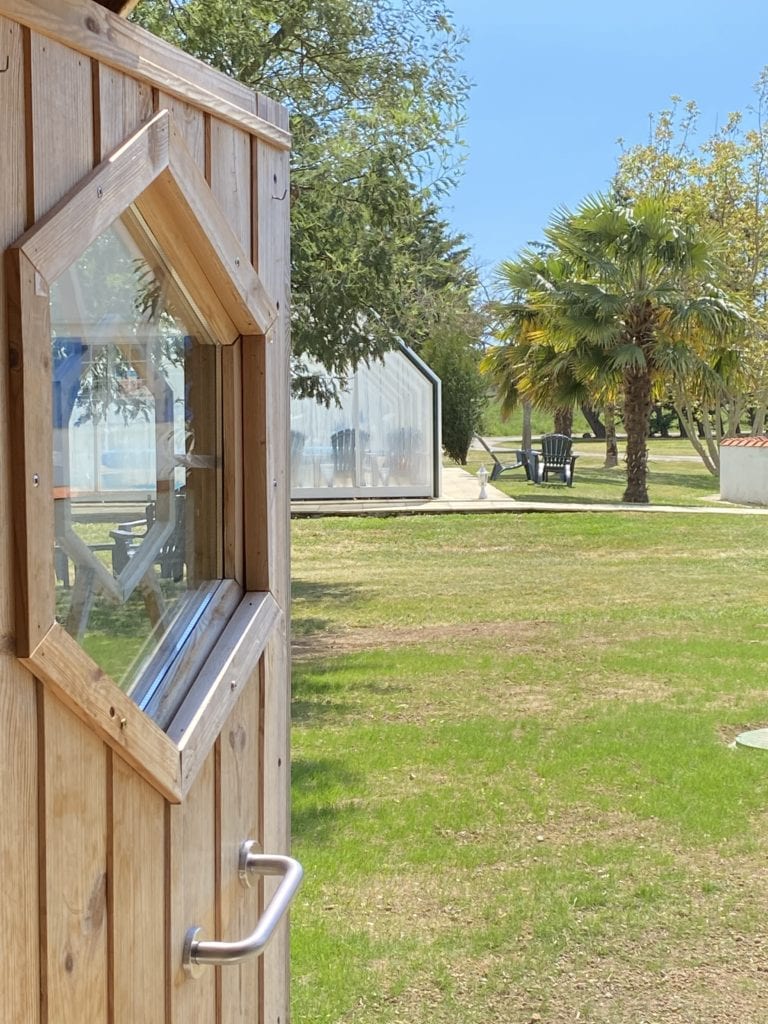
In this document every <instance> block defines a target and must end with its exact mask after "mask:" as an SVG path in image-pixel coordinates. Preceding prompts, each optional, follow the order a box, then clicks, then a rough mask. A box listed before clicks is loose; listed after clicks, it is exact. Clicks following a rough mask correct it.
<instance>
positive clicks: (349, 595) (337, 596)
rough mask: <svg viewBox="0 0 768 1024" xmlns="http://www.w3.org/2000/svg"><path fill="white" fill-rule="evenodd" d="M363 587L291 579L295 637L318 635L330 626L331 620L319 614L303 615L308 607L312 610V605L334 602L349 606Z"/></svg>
mask: <svg viewBox="0 0 768 1024" xmlns="http://www.w3.org/2000/svg"><path fill="white" fill-rule="evenodd" d="M360 593H361V588H360V587H356V586H352V585H351V584H348V583H325V582H323V583H317V582H310V581H308V580H301V579H294V580H292V581H291V597H292V603H293V610H294V618H293V621H292V623H291V632H292V634H293V636H294V637H307V636H316V635H317V634H318V633H323V632H325V630H326V629H327V628H328V627H329V626H330V624H331V620H330V619H328V618H322V617H321V616H319V615H303V614H302V611H303V609H304V608H305V607H306V608H307V610H308V611H311V608H312V605H313V604H315V605H319V604H323V603H328V602H331V601H332V602H333V603H334V604H335V605H337V606H341V607H348V606H349V605H351V604H354V602H355V601H356V600H357V599H358V597H359V596H360Z"/></svg>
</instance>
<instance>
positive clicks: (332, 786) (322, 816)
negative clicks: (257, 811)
mask: <svg viewBox="0 0 768 1024" xmlns="http://www.w3.org/2000/svg"><path fill="white" fill-rule="evenodd" d="M363 780H364V776H363V775H362V774H361V773H359V772H354V771H350V770H349V768H347V767H346V766H345V765H344V763H343V762H342V760H341V758H332V757H322V758H309V757H296V758H294V760H293V764H292V766H291V789H292V792H293V794H294V799H293V810H292V813H291V824H292V831H293V835H294V837H295V838H296V839H300V840H301V841H302V842H313V843H326V842H329V841H331V840H332V839H333V837H334V836H335V835H336V833H337V832H338V830H339V827H340V826H341V825H343V824H345V823H346V822H348V821H350V820H352V819H353V818H354V817H356V816H357V815H358V814H359V813H360V805H359V804H358V803H357V802H355V801H353V800H351V799H349V798H347V799H345V800H343V801H340V800H339V799H338V794H339V793H353V792H359V790H360V787H361V783H362V782H363Z"/></svg>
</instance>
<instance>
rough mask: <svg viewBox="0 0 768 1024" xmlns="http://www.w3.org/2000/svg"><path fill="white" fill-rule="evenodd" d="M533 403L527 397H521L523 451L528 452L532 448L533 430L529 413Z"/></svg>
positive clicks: (531, 410)
mask: <svg viewBox="0 0 768 1024" xmlns="http://www.w3.org/2000/svg"><path fill="white" fill-rule="evenodd" d="M532 413H533V405H532V403H531V402H529V401H528V400H527V399H523V442H522V443H523V451H526V452H529V451H530V450H531V448H533V431H532V429H531V415H532Z"/></svg>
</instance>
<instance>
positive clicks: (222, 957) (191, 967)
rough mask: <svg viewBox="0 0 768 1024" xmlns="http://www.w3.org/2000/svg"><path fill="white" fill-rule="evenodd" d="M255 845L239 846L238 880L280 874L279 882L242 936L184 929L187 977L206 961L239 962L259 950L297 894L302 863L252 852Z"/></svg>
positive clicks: (245, 881)
mask: <svg viewBox="0 0 768 1024" xmlns="http://www.w3.org/2000/svg"><path fill="white" fill-rule="evenodd" d="M256 846H257V843H256V842H255V841H254V840H252V839H249V840H247V841H246V842H244V843H243V844H242V845H241V846H240V867H239V874H240V880H241V881H242V882H243V884H244V885H247V886H250V885H252V884H253V876H254V875H274V876H279V877H281V881H280V884H279V885H278V887H277V889H276V890H275V893H274V895H273V896H272V899H271V900H270V901H269V903H268V904H267V906H266V907H265V908H264V912H263V914H262V915H261V917H260V918H259V920H258V922H257V924H256V928H255V930H254V931H253V932H252V933H251V934H250V935H248V936H247V937H246V938H244V939H239V940H237V941H235V942H220V941H218V940H214V939H201V938H200V937H199V936H200V932H201V931H202V929H201V928H198V927H196V926H193V927H192V928H189V929H188V930H187V934H186V937H185V939H184V951H183V953H182V958H181V962H182V964H183V967H184V970H185V971H186V973H187V974H188V975H189V976H190V977H193V978H196V977H199V975H200V974H201V968H202V967H203V966H205V965H209V966H214V965H224V964H240V963H242V962H243V961H244V960H249V959H250V958H251V957H254V956H258V955H259V954H260V953H262V952H263V950H264V947H265V946H266V945H267V943H268V942H269V940H270V938H271V937H272V935H273V933H274V931H275V928H276V927H277V925H278V924H279V922H280V919H281V918H282V917H283V915H284V914H285V912H286V911H287V910H288V907H289V906H290V904H291V901H292V900H293V897H294V896H295V895H296V890H297V889H298V888H299V885H300V883H301V879H302V876H303V874H304V870H303V868H302V866H301V864H299V862H298V861H297V860H294V859H293V857H285V856H281V855H279V854H267V853H254V852H253V849H254V848H255V847H256Z"/></svg>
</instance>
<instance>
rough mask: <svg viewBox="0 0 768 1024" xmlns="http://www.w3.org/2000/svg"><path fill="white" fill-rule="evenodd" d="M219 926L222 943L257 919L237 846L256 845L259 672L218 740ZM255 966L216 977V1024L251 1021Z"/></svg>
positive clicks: (256, 977) (254, 897) (253, 895)
mask: <svg viewBox="0 0 768 1024" xmlns="http://www.w3.org/2000/svg"><path fill="white" fill-rule="evenodd" d="M219 742H220V752H219V757H220V798H219V815H220V829H219V833H220V843H221V856H220V865H221V867H220V889H221V904H220V923H219V934H220V935H221V937H222V938H224V939H229V940H232V939H237V938H242V937H243V936H245V935H249V934H250V933H251V932H252V931H253V930H254V928H255V927H256V922H257V920H258V917H259V887H258V886H254V887H253V888H251V889H246V888H245V887H244V886H243V885H242V883H241V882H240V880H239V878H238V873H237V870H238V856H239V850H240V844H241V843H242V842H243V840H245V839H254V840H257V841H258V842H261V834H260V821H261V808H260V787H259V785H258V772H259V767H260V748H261V723H260V702H259V679H258V671H257V672H256V673H255V676H254V678H253V679H251V680H250V681H249V682H248V684H247V686H246V688H245V690H244V692H243V695H242V697H241V698H240V700H239V701H238V703H237V705H236V706H235V708H234V710H233V712H232V714H231V715H230V717H229V720H228V721H227V724H226V726H225V727H224V729H223V731H222V734H221V738H220V741H219ZM259 973H260V972H259V964H258V961H256V960H254V961H252V962H250V963H245V964H240V965H239V966H237V967H228V968H227V969H226V970H223V971H222V972H221V1024H244V1022H245V1021H255V1020H256V1008H257V1007H258V1005H259Z"/></svg>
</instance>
